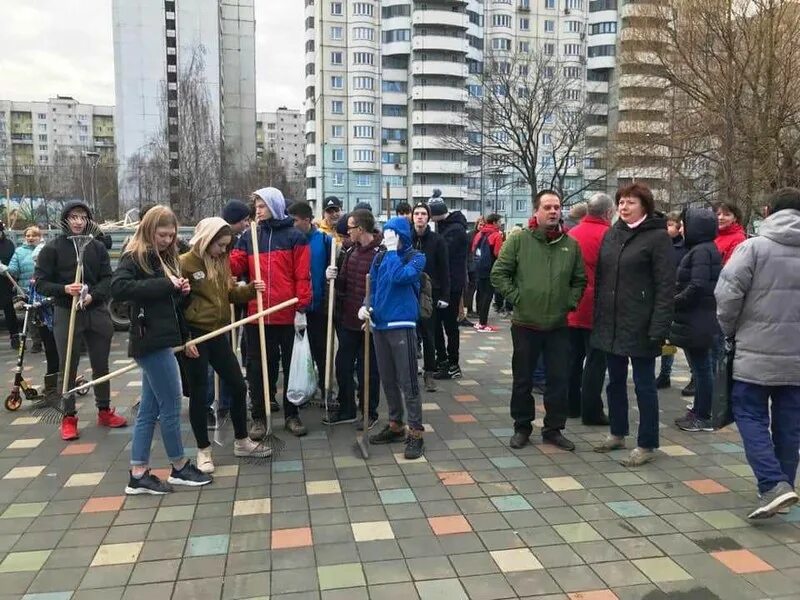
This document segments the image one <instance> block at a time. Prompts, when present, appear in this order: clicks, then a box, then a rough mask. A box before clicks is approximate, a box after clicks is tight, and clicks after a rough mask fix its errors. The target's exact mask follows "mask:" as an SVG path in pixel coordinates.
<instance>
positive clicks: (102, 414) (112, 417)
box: [97, 408, 128, 429]
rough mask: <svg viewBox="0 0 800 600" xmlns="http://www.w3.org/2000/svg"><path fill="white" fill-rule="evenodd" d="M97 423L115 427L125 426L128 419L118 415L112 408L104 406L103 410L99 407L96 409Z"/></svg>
mask: <svg viewBox="0 0 800 600" xmlns="http://www.w3.org/2000/svg"><path fill="white" fill-rule="evenodd" d="M97 424H98V425H100V426H102V427H111V428H112V429H116V428H117V427H125V426H126V425H127V424H128V420H127V419H126V418H125V417H123V416H121V415H118V414H117V413H116V412H115V411H114V409H113V408H106V409H105V410H103V409H100V410H98V411H97Z"/></svg>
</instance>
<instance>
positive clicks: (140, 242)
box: [125, 204, 181, 277]
mask: <svg viewBox="0 0 800 600" xmlns="http://www.w3.org/2000/svg"><path fill="white" fill-rule="evenodd" d="M160 227H172V228H174V229H175V236H174V237H173V238H172V243H171V244H170V245H169V248H167V249H166V250H165V251H164V252H158V251H157V250H156V245H155V242H156V230H157V229H158V228H160ZM151 252H153V253H154V254H155V255H156V256H157V257H158V260H159V262H160V263H161V267H162V268H163V269H164V274H165V275H166V276H167V277H179V276H180V273H181V268H180V263H179V262H178V219H177V218H176V217H175V213H174V212H172V210H170V209H169V208H168V207H166V206H162V205H160V204H156V205H155V206H153V207H152V208H151V209H150V210H148V211H147V213H146V214H145V215H144V217H143V218H142V220H141V221H140V222H139V226H138V227H137V228H136V231H135V232H134V234H133V237H132V238H131V240H130V241H129V242H128V244H127V246H126V247H125V254H130V255H131V258H133V261H134V262H135V263H136V264H137V265H138V266H139V268H140V269H142V271H144V272H145V273H148V274H150V275H152V274H153V268H152V266H151V265H150V261H149V260H148V256H149V254H150V253H151Z"/></svg>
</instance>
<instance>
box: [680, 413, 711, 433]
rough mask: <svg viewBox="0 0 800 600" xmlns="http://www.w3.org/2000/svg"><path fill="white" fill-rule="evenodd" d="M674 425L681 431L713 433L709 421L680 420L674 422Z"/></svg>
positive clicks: (696, 418)
mask: <svg viewBox="0 0 800 600" xmlns="http://www.w3.org/2000/svg"><path fill="white" fill-rule="evenodd" d="M675 425H677V426H678V429H682V430H683V431H692V432H694V431H714V428H713V427H712V426H711V420H710V419H701V418H699V417H694V418H688V419H681V420H679V421H676V422H675Z"/></svg>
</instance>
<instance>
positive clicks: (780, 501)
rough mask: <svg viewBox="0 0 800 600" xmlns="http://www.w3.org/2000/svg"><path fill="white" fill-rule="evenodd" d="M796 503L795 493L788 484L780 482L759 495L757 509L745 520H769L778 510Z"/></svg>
mask: <svg viewBox="0 0 800 600" xmlns="http://www.w3.org/2000/svg"><path fill="white" fill-rule="evenodd" d="M797 501H798V496H797V492H795V491H794V490H793V489H792V486H790V485H789V484H788V483H786V482H785V481H781V482H780V483H778V484H777V485H775V487H773V488H772V489H771V490H769V491H767V492H764V493H763V494H761V501H760V502H759V504H758V508H756V509H755V510H753V511H752V512H751V513H750V514H749V515H747V518H748V519H769V518H770V517H772V516H774V515H775V513H777V512H778V511H779V510H781V509H783V508H789V507H790V506H792V505H794V504H797Z"/></svg>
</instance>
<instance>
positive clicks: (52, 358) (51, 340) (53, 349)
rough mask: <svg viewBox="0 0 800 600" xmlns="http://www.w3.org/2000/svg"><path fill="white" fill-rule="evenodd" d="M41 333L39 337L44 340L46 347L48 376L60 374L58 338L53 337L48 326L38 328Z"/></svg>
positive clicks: (43, 343)
mask: <svg viewBox="0 0 800 600" xmlns="http://www.w3.org/2000/svg"><path fill="white" fill-rule="evenodd" d="M36 329H37V330H38V331H39V337H40V338H41V339H42V345H43V346H44V356H45V358H46V359H47V375H50V374H52V373H58V368H59V362H58V346H56V338H55V337H53V332H52V331H50V330H49V329H48V328H47V326H46V325H41V326H39V327H36Z"/></svg>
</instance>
